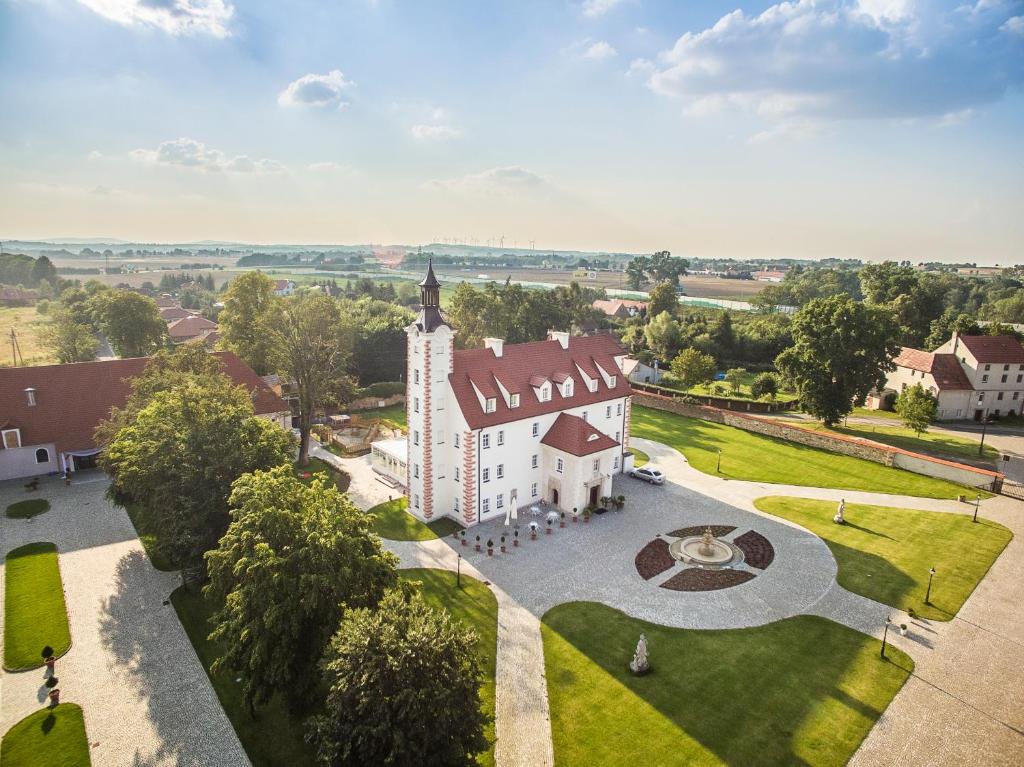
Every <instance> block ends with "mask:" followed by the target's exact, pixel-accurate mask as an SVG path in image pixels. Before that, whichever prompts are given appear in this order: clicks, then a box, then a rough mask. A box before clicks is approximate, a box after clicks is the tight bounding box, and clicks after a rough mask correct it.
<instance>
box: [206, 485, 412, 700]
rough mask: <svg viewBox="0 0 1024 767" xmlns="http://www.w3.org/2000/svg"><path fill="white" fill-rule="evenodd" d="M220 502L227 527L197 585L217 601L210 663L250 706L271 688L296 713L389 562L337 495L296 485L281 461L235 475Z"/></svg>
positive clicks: (360, 516)
mask: <svg viewBox="0 0 1024 767" xmlns="http://www.w3.org/2000/svg"><path fill="white" fill-rule="evenodd" d="M230 505H231V512H230V513H231V524H230V525H229V526H228V529H227V531H226V532H225V533H224V536H223V537H222V538H221V539H220V543H219V544H218V546H217V548H216V549H214V550H212V551H210V552H208V553H207V554H206V563H207V569H208V572H209V576H210V583H209V585H208V586H207V587H206V589H205V591H206V593H207V594H208V595H210V596H212V597H213V598H214V599H215V602H216V604H219V605H221V607H220V609H219V610H218V611H217V613H216V614H215V615H214V618H213V622H214V629H213V632H212V633H211V634H210V638H211V639H213V640H215V641H217V642H218V643H219V646H220V647H222V648H223V655H221V656H220V657H219V658H218V659H217V661H216V662H215V663H214V667H213V668H214V670H215V671H217V670H220V669H227V670H230V672H231V675H232V676H237V677H240V678H241V680H242V685H243V689H244V693H245V696H246V698H247V699H248V700H249V701H250V705H252V706H257V705H260V704H262V703H265V702H266V701H267V700H269V699H270V698H271V697H272V696H273V695H274V694H275V693H276V692H281V693H282V695H284V697H285V698H286V700H287V702H288V704H289V707H290V708H291V710H292V711H302V710H304V709H305V708H307V706H308V705H309V701H310V698H311V696H312V695H313V692H314V689H315V687H316V683H317V677H318V669H317V664H318V662H319V661H320V659H321V658H322V657H323V655H324V652H325V650H326V647H327V644H328V642H329V641H330V638H331V636H332V634H334V632H335V631H336V630H337V628H338V623H339V621H340V620H341V618H342V616H343V615H344V613H345V611H346V610H348V609H353V608H360V607H365V608H370V607H375V606H376V605H377V603H378V602H379V601H380V599H381V597H382V596H383V595H384V592H385V591H386V590H387V589H388V588H391V587H393V586H394V585H395V583H396V580H397V577H396V570H395V568H396V566H397V559H396V558H395V557H394V556H393V555H392V554H390V553H389V552H387V551H384V550H383V549H382V547H381V543H380V539H379V538H378V537H377V536H376V535H374V534H373V533H372V523H371V520H370V518H369V517H368V516H367V515H366V514H364V513H362V512H361V511H359V510H358V509H356V507H355V506H354V505H353V504H352V501H351V500H349V498H348V496H347V495H344V494H342V493H340V492H338V489H337V488H336V487H335V486H334V485H333V484H325V482H324V481H323V480H321V479H315V480H313V482H312V483H311V484H309V485H305V484H303V483H302V482H301V481H299V480H298V479H297V478H296V477H295V476H294V473H293V472H292V470H291V467H290V466H278V467H276V468H273V469H271V470H269V471H257V472H254V473H252V474H243V475H242V476H240V477H239V478H238V479H237V480H235V482H234V485H233V487H232V491H231V497H230Z"/></svg>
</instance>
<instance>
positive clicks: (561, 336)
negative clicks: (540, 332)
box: [548, 330, 569, 349]
mask: <svg viewBox="0 0 1024 767" xmlns="http://www.w3.org/2000/svg"><path fill="white" fill-rule="evenodd" d="M548 340H549V341H558V343H559V345H560V346H561V347H562V348H563V349H568V348H569V334H568V332H566V331H563V330H549V331H548Z"/></svg>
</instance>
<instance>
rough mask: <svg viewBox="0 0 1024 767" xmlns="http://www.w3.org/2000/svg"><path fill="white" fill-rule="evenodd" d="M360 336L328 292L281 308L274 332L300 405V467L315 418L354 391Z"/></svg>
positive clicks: (279, 359) (282, 367)
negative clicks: (352, 368)
mask: <svg viewBox="0 0 1024 767" xmlns="http://www.w3.org/2000/svg"><path fill="white" fill-rule="evenodd" d="M354 337H355V333H354V330H353V328H352V326H351V324H350V323H349V322H347V321H344V318H343V317H342V314H341V309H340V306H339V304H338V302H337V301H335V300H334V299H333V298H330V297H328V296H326V295H324V294H323V293H300V294H298V295H295V296H292V297H291V298H289V299H288V300H287V301H285V302H283V303H282V309H281V315H280V321H279V322H278V324H277V327H276V328H275V329H274V332H273V339H274V344H275V346H274V350H275V355H276V367H277V369H278V370H280V371H282V372H283V373H285V374H286V375H288V376H289V377H290V378H291V380H292V383H293V386H294V390H295V393H296V395H297V396H298V400H299V431H300V439H301V445H300V447H299V463H300V464H301V465H303V466H304V465H306V464H307V463H308V462H309V432H310V428H311V427H312V425H313V414H314V413H315V412H316V410H317V409H318V408H321V407H323V406H324V405H327V404H339V403H342V402H345V401H346V400H347V399H349V398H350V397H351V396H352V394H353V392H354V391H355V382H354V381H353V380H352V378H351V376H349V374H348V369H349V357H350V356H351V354H352V347H353V341H354Z"/></svg>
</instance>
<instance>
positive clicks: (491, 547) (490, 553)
mask: <svg viewBox="0 0 1024 767" xmlns="http://www.w3.org/2000/svg"><path fill="white" fill-rule="evenodd" d="M487 556H489V557H493V556H494V541H492V540H491V539H490V538H488V539H487Z"/></svg>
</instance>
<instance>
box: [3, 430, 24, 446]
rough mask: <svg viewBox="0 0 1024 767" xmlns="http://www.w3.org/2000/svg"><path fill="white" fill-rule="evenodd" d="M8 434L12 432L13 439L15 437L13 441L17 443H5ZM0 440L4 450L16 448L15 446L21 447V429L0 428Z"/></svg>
mask: <svg viewBox="0 0 1024 767" xmlns="http://www.w3.org/2000/svg"><path fill="white" fill-rule="evenodd" d="M8 434H13V435H14V439H15V441H16V442H17V443H18V444H16V445H13V446H12V445H8V444H7V435H8ZM0 442H3V446H4V448H5V449H6V450H16V449H17V448H19V447H21V429H3V430H0Z"/></svg>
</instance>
